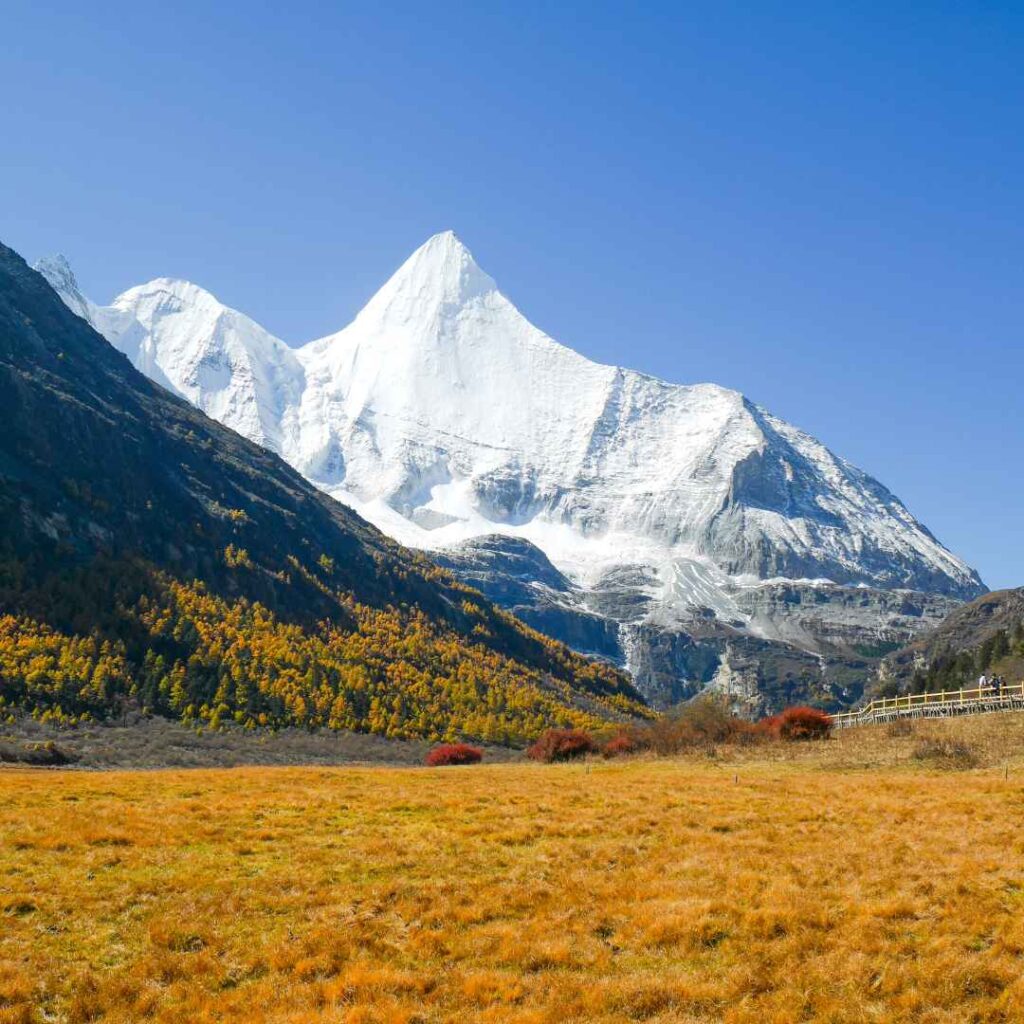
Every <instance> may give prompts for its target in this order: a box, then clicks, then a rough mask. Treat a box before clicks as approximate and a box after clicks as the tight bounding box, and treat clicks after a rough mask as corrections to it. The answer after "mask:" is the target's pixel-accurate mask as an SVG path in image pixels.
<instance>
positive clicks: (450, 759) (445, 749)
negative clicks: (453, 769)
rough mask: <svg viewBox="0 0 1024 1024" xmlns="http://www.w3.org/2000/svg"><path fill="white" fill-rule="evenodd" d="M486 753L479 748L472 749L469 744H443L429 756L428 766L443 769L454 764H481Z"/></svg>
mask: <svg viewBox="0 0 1024 1024" xmlns="http://www.w3.org/2000/svg"><path fill="white" fill-rule="evenodd" d="M483 758H484V752H483V751H482V750H481V749H480V748H479V747H471V746H470V745H469V744H468V743H442V744H441V745H440V746H439V747H434V749H433V750H432V751H430V753H429V754H427V762H426V763H427V765H428V766H429V767H431V768H443V767H445V766H447V765H454V764H479V763H480V762H481V761H482V760H483Z"/></svg>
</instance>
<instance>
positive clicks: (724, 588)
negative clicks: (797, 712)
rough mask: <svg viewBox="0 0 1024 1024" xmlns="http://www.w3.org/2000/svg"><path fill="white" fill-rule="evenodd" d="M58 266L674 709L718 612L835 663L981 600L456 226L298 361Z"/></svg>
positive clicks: (371, 507) (386, 510) (935, 556)
mask: <svg viewBox="0 0 1024 1024" xmlns="http://www.w3.org/2000/svg"><path fill="white" fill-rule="evenodd" d="M41 269H42V271H43V272H44V273H46V274H47V275H48V276H49V278H50V280H51V282H52V283H53V284H54V286H55V287H56V288H57V289H58V290H59V291H60V292H61V294H62V295H64V297H65V301H66V302H67V304H68V305H69V307H70V308H71V309H73V310H74V311H75V312H77V313H79V315H82V316H84V317H86V318H87V319H89V320H90V321H91V322H92V323H93V324H94V325H95V326H96V327H97V329H99V330H100V331H101V332H102V333H104V334H105V335H106V336H107V337H108V338H109V340H110V341H111V342H112V343H113V344H114V345H116V346H117V347H119V348H121V350H122V351H124V352H125V353H126V354H127V355H128V356H129V358H131V359H132V360H133V362H135V364H136V365H137V366H138V367H139V368H141V369H143V370H144V371H145V372H146V373H148V374H149V375H150V376H152V377H153V378H154V379H156V380H158V381H160V382H161V383H164V384H166V385H167V386H168V387H170V388H172V389H174V390H175V391H177V392H178V393H179V394H181V395H184V396H185V397H187V398H188V399H189V400H190V401H192V402H193V403H194V404H196V405H198V406H199V407H200V408H202V409H204V410H205V411H206V412H208V413H209V414H210V415H212V416H214V417H216V418H217V419H220V420H221V421H223V422H224V423H227V424H228V425H230V426H232V427H234V428H235V429H236V430H239V431H240V432H241V433H243V434H245V435H246V436H248V437H250V438H252V439H254V440H257V441H258V442H259V443H260V444H263V445H265V446H267V447H270V448H272V449H273V450H275V451H277V452H278V453H280V454H281V455H282V456H284V458H285V459H286V460H287V461H288V462H290V463H291V464H292V465H293V466H295V467H296V468H297V469H299V470H300V471H301V472H302V473H303V474H304V475H305V476H306V477H307V478H308V479H309V480H310V481H312V482H313V483H315V484H316V485H317V486H318V487H320V488H321V489H323V490H325V491H327V492H328V493H329V494H331V495H333V496H335V497H337V498H339V499H340V500H341V501H343V502H345V503H347V504H349V505H350V506H352V507H353V508H355V509H356V510H357V511H359V512H360V513H361V514H362V515H363V516H365V517H366V518H367V519H369V520H370V521H372V522H373V523H375V524H376V525H377V526H379V527H380V528H381V529H383V530H384V531H385V532H386V533H389V534H390V535H391V536H393V537H395V538H397V539H398V540H400V541H402V542H403V543H405V544H408V545H411V546H415V547H420V548H426V549H429V550H432V551H434V552H439V553H441V554H439V555H438V557H439V558H441V559H442V560H445V561H447V562H448V564H455V563H457V562H458V563H460V565H462V563H463V562H464V565H463V567H461V568H459V570H458V571H459V572H460V573H462V574H463V575H464V577H465V578H467V579H471V580H476V581H477V582H479V583H480V585H481V586H483V587H484V589H485V590H488V591H489V592H490V593H492V594H493V595H495V599H496V600H500V601H502V603H504V604H506V605H507V606H508V607H510V608H513V609H515V610H516V611H517V613H518V614H521V615H522V616H523V617H524V618H526V619H527V621H530V622H532V623H533V624H534V625H537V626H538V628H542V629H546V630H548V631H551V632H553V633H555V634H556V635H560V636H562V637H563V638H564V639H566V640H568V642H570V643H572V644H573V645H574V646H576V647H577V648H578V649H580V650H588V651H592V652H593V653H598V654H601V655H602V656H606V657H609V658H612V659H613V660H616V661H618V662H619V663H621V664H625V665H627V666H628V667H629V668H630V669H631V670H632V671H634V672H635V673H636V675H637V679H638V681H639V682H640V683H641V685H647V686H648V689H649V691H650V692H651V693H655V692H657V693H659V694H661V693H664V694H666V695H669V696H667V697H666V698H665V699H669V697H672V698H674V696H675V695H678V694H681V693H686V692H689V690H690V689H691V688H692V687H691V684H693V683H694V681H695V680H697V681H700V682H701V683H704V684H708V685H717V683H716V682H715V679H716V676H715V675H714V674H712V676H711V678H710V679H705V678H704V676H706V674H707V673H706V671H705V670H704V669H699V668H697V667H695V664H696V663H695V664H694V665H691V663H690V662H689V661H688V660H687V658H688V657H689V656H688V655H687V656H686V657H684V656H683V655H682V654H680V653H679V651H685V650H686V644H685V642H684V641H683V640H678V641H677V640H672V639H670V638H672V637H689V638H691V639H693V640H694V641H695V642H696V641H697V639H699V638H700V637H701V630H702V629H703V628H704V627H705V625H706V621H707V619H708V617H709V616H710V618H711V619H712V620H713V621H714V623H715V624H716V627H717V628H719V629H720V630H721V631H722V636H729V637H732V638H735V637H742V636H745V637H748V638H750V640H751V641H752V642H753V641H755V640H756V641H764V642H767V643H772V644H782V645H783V646H784V647H785V648H786V649H787V650H788V649H790V648H792V649H793V650H799V651H801V652H803V654H804V655H807V656H809V657H810V662H813V663H815V664H819V665H820V664H822V662H821V659H822V658H824V659H826V661H827V659H828V658H829V657H832V656H834V655H837V654H838V655H839V656H841V657H846V656H848V655H849V656H850V657H853V658H857V657H861V655H859V654H858V653H857V652H858V649H859V648H870V649H872V650H873V649H874V648H876V647H878V646H879V645H882V646H884V645H888V644H894V643H899V642H903V641H904V640H906V639H907V638H909V637H910V636H912V635H914V634H915V633H916V632H917V631H918V630H919V628H922V627H924V626H927V625H928V624H929V623H931V622H933V621H937V619H938V618H939V617H940V616H941V614H943V613H944V612H945V611H946V610H947V609H948V607H949V606H950V603H951V602H955V601H958V600H964V599H968V598H971V597H973V596H975V595H976V594H978V593H980V592H981V591H982V590H983V589H984V588H983V586H982V584H981V581H980V580H979V579H978V576H977V574H976V573H974V572H973V571H972V570H971V569H970V568H969V567H968V566H966V565H965V564H964V563H963V562H962V561H961V560H959V559H958V558H956V557H955V556H954V555H952V554H951V553H950V552H948V551H947V550H946V549H945V548H943V547H942V545H941V544H940V543H939V542H938V541H937V540H936V539H935V538H934V537H933V536H932V535H931V534H930V533H929V531H928V530H927V529H926V528H925V527H924V526H923V525H921V524H920V523H918V522H917V521H916V520H915V519H914V517H913V516H912V515H911V514H910V512H909V511H908V510H907V509H906V508H905V507H904V506H903V505H902V503H901V502H900V501H899V500H898V499H897V498H896V497H895V496H894V495H892V494H891V493H890V492H889V491H888V490H887V489H886V488H885V487H883V486H882V485H881V484H879V483H878V482H877V481H875V480H873V479H871V478H870V477H869V476H867V475H866V474H865V473H863V472H862V471H860V470H858V469H857V468H856V467H854V466H852V465H850V464H849V463H848V462H846V461H844V460H843V459H841V458H839V457H838V456H836V455H834V454H833V453H831V452H830V451H829V450H828V449H827V448H825V447H824V446H823V445H822V444H821V443H820V442H818V441H816V440H814V439H813V438H811V437H809V436H808V435H806V434H804V433H803V432H801V431H799V430H797V429H796V428H794V427H792V426H790V425H789V424H787V423H784V422H783V421H781V420H779V419H777V418H776V417H774V416H772V415H771V414H770V413H768V412H767V411H766V410H764V409H762V408H760V407H759V406H757V405H755V404H753V403H752V402H750V401H749V400H747V399H746V398H744V397H743V396H742V395H740V394H738V393H737V392H735V391H730V390H728V389H726V388H722V387H718V386H716V385H712V384H696V385H678V384H670V383H666V382H664V381H659V380H655V379H653V378H651V377H647V376H644V375H643V374H639V373H636V372H634V371H631V370H627V369H622V368H618V367H613V366H602V365H598V364H596V363H593V362H590V361H589V360H587V359H585V358H584V357H583V356H581V355H579V354H577V353H576V352H573V351H572V350H570V349H568V348H566V347H564V346H562V345H560V344H558V343H557V342H556V341H554V340H553V339H551V338H549V337H548V336H547V335H545V334H544V333H543V332H542V331H540V330H538V329H537V328H536V327H534V326H533V325H532V324H531V323H530V322H529V321H527V320H526V318H525V317H523V316H522V314H520V313H519V311H518V310H517V309H516V308H515V307H514V306H513V305H512V303H511V302H509V300H508V299H507V298H506V297H505V296H504V295H502V293H501V292H500V291H499V290H498V288H497V286H496V285H495V283H494V282H493V281H492V280H491V279H490V278H489V277H488V276H487V275H486V274H485V273H484V272H483V271H482V270H481V269H480V268H479V266H478V265H477V264H476V262H475V261H474V260H473V258H472V256H471V255H470V254H469V252H468V250H467V249H466V248H465V247H464V246H463V245H462V244H461V243H460V242H459V240H458V239H457V238H455V236H454V235H452V234H451V233H450V232H446V233H444V234H441V235H437V236H435V237H434V238H432V239H430V240H429V241H428V242H427V243H426V244H425V245H423V246H422V247H421V248H420V249H418V250H417V251H416V252H415V253H414V254H413V255H412V256H411V257H410V258H409V259H408V260H407V261H406V262H405V263H404V264H403V265H402V267H401V268H399V270H398V271H397V272H396V273H395V274H394V276H393V277H392V278H391V279H390V280H389V281H388V282H387V283H386V284H385V285H384V287H383V288H381V290H380V291H379V292H378V293H377V294H376V295H375V296H374V297H373V298H372V299H371V301H370V302H369V303H368V304H367V306H366V307H365V308H364V309H363V310H362V311H361V312H360V313H359V315H358V316H357V317H356V318H355V320H354V321H353V322H352V323H351V324H350V325H349V326H348V327H346V328H344V329H343V330H341V331H339V332H337V333H336V334H333V335H329V336H327V337H325V338H322V339H319V340H317V341H313V342H310V343H309V344H307V345H305V346H302V347H299V348H291V347H289V346H288V345H285V344H284V343H283V342H281V341H280V340H278V339H276V338H273V337H272V336H271V335H269V334H268V333H267V332H266V331H264V330H263V329H262V328H261V327H260V326H259V325H258V324H256V323H254V322H253V321H252V320H249V319H248V318H247V317H245V316H244V315H243V314H241V313H238V312H236V311H234V310H230V309H228V308H226V307H224V306H222V305H221V304H220V303H219V302H217V300H216V299H215V298H213V296H211V295H210V294H209V293H208V292H205V291H203V289H201V288H198V287H197V286H195V285H192V284H189V283H187V282H182V281H171V280H168V279H159V280H157V281H153V282H150V283H149V284H146V285H141V286H139V287H136V288H133V289H130V290H129V291H128V292H125V293H124V294H123V295H121V296H119V297H118V298H117V299H115V300H114V302H113V304H112V305H111V306H109V307H99V306H96V305H95V304H94V303H91V302H90V301H89V300H87V299H85V298H84V297H83V296H82V295H81V293H80V291H79V290H78V288H77V285H76V284H75V283H74V278H73V275H72V274H71V273H70V270H69V269H68V268H67V267H66V265H64V264H60V263H57V262H51V263H48V264H46V265H44V266H42V267H41ZM493 535H498V536H500V537H503V538H505V540H504V541H502V542H501V543H500V544H498V542H492V541H489V540H488V541H486V542H483V541H481V540H480V539H481V538H489V537H491V536H493ZM516 543H518V544H519V545H520V546H519V547H515V546H514V545H515V544H516ZM488 545H489V547H488ZM522 545H527V546H529V545H532V550H528V547H524V546H522ZM537 551H539V552H542V553H543V556H544V557H543V562H540V561H538V557H537V554H536V553H535V552H537ZM460 560H461V561H460ZM551 573H555V574H556V575H558V576H559V577H560V579H561V581H562V582H561V583H557V584H556V582H554V577H552V575H551ZM499 594H500V595H501V596H498V595H499ZM613 634H614V637H615V639H614V642H613V640H612V636H613ZM655 634H657V637H658V638H657V639H654V637H655ZM702 642H703V643H704V644H705V647H707V646H708V644H710V643H711V641H710V640H708V641H706V642H705V641H702ZM730 642H732V643H733V644H734V647H733V648H731V649H732V650H735V649H736V648H735V644H736V643H738V641H736V640H732V641H730ZM724 643H725V641H724V640H721V639H719V640H716V641H715V644H718V646H719V647H721V646H722V644H724ZM680 644H682V646H681V647H680V646H679V645H680ZM712 646H713V645H712ZM755 646H756V645H755ZM716 649H717V648H716ZM669 650H672V651H675V652H676V653H671V654H669V653H665V654H664V655H662V654H658V653H657V652H659V651H666V652H667V651H669ZM723 650H724V648H723ZM719 654H721V652H719ZM871 656H873V654H872V655H871ZM695 657H696V658H697V663H700V664H702V662H701V658H703V657H705V654H703V653H702V654H700V655H695ZM736 657H738V655H737V656H736ZM680 659H682V660H680ZM736 663H737V664H738V663H739V662H736ZM730 671H733V673H734V674H735V672H737V671H739V670H738V669H732V670H730ZM819 677H821V673H820V672H819ZM744 678H749V673H748V675H747V676H744ZM644 680H650V682H649V683H645V682H644ZM821 683H822V685H823V686H834V685H835V686H839V684H838V683H835V676H834V673H833V675H832V676H829V677H828V678H825V677H821ZM751 685H756V686H762V687H763V686H767V685H769V684H768V683H765V682H764V680H760V681H758V682H757V683H756V684H751ZM839 689H840V690H842V689H843V687H842V686H839Z"/></svg>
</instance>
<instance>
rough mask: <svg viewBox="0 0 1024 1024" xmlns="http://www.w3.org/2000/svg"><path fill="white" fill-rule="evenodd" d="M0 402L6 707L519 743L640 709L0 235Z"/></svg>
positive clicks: (1, 659) (70, 716) (618, 682)
mask: <svg viewBox="0 0 1024 1024" xmlns="http://www.w3.org/2000/svg"><path fill="white" fill-rule="evenodd" d="M208 370H209V372H211V373H216V372H217V368H216V367H209V368H208ZM0 416H2V427H3V430H2V431H0V710H2V713H3V714H5V715H12V714H16V713H20V712H29V713H32V714H34V715H36V716H38V717H46V718H50V719H57V720H61V721H74V720H76V719H79V718H82V717H89V718H99V719H102V718H104V717H108V716H111V715H120V714H122V713H123V712H124V711H126V710H128V709H138V710H149V711H151V712H153V713H156V714H162V715H168V716H173V717H176V718H181V719H184V720H186V721H195V722H204V723H208V724H210V725H214V726H216V725H218V724H220V723H225V722H227V721H234V722H237V723H240V724H242V725H244V726H247V727H258V726H279V725H285V724H300V725H308V726H328V727H331V728H345V729H357V730H367V731H372V732H376V733H381V734H385V735H389V736H424V737H430V738H432V737H441V736H449V737H450V736H457V735H467V736H475V737H480V738H482V739H488V740H492V741H498V742H519V741H522V740H523V739H525V738H526V737H528V736H530V735H532V734H534V733H536V732H537V731H539V730H540V729H542V728H544V727H545V726H548V725H553V724H591V725H593V724H596V723H597V722H598V721H600V720H602V719H606V718H608V717H617V716H620V715H623V714H627V715H628V714H636V713H643V707H642V704H641V703H640V701H639V698H638V695H637V694H636V692H635V690H633V688H632V686H631V685H630V684H629V682H628V680H627V679H626V677H624V676H623V675H622V674H620V673H618V672H616V671H615V670H614V669H611V668H609V667H607V666H605V665H601V664H596V663H592V662H588V661H586V660H585V659H583V658H581V657H579V656H577V655H575V654H573V653H571V652H570V651H569V650H568V649H567V648H565V647H564V646H562V645H560V644H557V643H554V642H552V641H550V640H548V639H547V638H545V637H542V636H541V635H540V634H538V633H536V632H534V631H532V630H530V629H528V628H527V627H525V626H523V625H522V624H521V623H519V622H518V621H517V620H515V619H514V618H512V617H511V616H510V615H508V614H506V613H504V612H502V611H500V610H498V609H496V608H495V607H494V606H492V605H491V604H490V603H488V602H487V601H485V600H484V599H483V598H482V597H480V595H479V594H477V593H476V592H475V591H473V590H471V589H470V588H467V587H465V586H463V585H461V584H458V583H457V582H455V581H454V580H453V579H452V578H451V577H450V576H448V575H447V574H446V573H444V572H442V571H441V570H439V569H438V568H437V567H436V566H434V565H433V564H432V563H430V562H429V561H427V560H426V559H425V558H423V557H421V556H416V555H413V554H411V553H409V552H407V551H405V550H404V549H402V548H400V547H399V546H398V545H396V544H394V543H393V542H391V541H389V540H388V539H386V538H385V537H383V536H382V535H381V534H380V533H378V532H377V531H376V530H375V529H374V528H372V527H370V526H369V525H367V524H366V523H365V522H364V521H363V520H361V519H360V518H359V517H358V516H356V515H355V514H354V513H353V512H351V511H350V510H349V509H347V508H345V507H344V506H342V505H339V504H338V503H336V502H334V501H333V500H331V499H330V498H328V497H326V496H325V495H323V494H322V493H320V492H319V491H317V490H316V489H315V488H313V487H312V486H311V485H310V484H308V483H306V481H305V480H303V479H302V477H300V476H299V475H298V474H297V473H295V472H294V471H293V470H291V469H290V468H289V467H288V466H287V465H286V464H285V463H284V462H282V461H281V460H280V459H279V458H277V457H276V456H275V455H273V454H271V453H269V452H267V451H266V450H264V449H262V448H260V447H258V446H257V445H255V444H252V443H250V442H248V441H246V440H245V439H243V438H241V437H240V436H238V435H237V434H235V433H233V432H232V431H230V430H228V429H226V428H224V427H222V426H220V425H219V424H217V423H215V422H213V421H211V420H209V419H207V418H206V417H205V416H204V415H203V414H202V413H200V412H198V411H197V410H195V409H193V408H192V407H191V406H189V405H188V404H187V403H185V402H184V401H182V400H179V399H178V398H176V397H174V396H172V395H171V394H169V393H168V392H166V391H164V390H163V389H161V388H160V387H158V386H157V385H155V384H153V383H151V382H150V381H148V380H147V379H146V378H144V377H143V376H142V375H141V374H140V373H138V372H137V371H136V370H134V369H133V368H132V366H131V365H130V364H129V362H128V360H127V359H126V358H125V357H124V356H122V355H121V354H120V353H118V352H116V351H115V350H114V349H113V348H112V347H111V346H110V345H109V344H107V342H106V341H104V340H103V339H102V338H101V337H100V336H99V335H98V334H96V333H95V332H94V331H93V330H92V329H91V328H90V327H89V326H88V325H87V324H86V323H85V321H83V320H81V319H80V318H78V317H77V316H75V315H74V314H73V313H71V312H70V311H69V310H68V309H67V308H66V307H65V306H64V304H63V303H62V302H61V301H60V299H58V297H57V296H56V294H55V293H54V292H53V291H52V289H51V288H50V287H49V285H48V284H47V283H46V282H45V281H44V279H43V278H42V277H41V276H40V275H38V274H37V273H35V272H34V271H32V270H30V269H29V268H28V267H27V266H26V265H25V263H24V261H22V260H21V258H20V257H19V256H17V254H15V253H14V252H12V251H11V250H9V249H6V248H4V247H2V246H0Z"/></svg>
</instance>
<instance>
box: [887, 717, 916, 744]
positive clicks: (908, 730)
mask: <svg viewBox="0 0 1024 1024" xmlns="http://www.w3.org/2000/svg"><path fill="white" fill-rule="evenodd" d="M885 732H886V735H887V736H891V737H892V738H893V739H894V740H898V739H900V738H901V737H903V736H913V735H914V723H913V722H912V721H911V720H910V719H909V718H894V719H893V720H892V721H891V722H890V723H889V725H888V727H887V728H886V730H885Z"/></svg>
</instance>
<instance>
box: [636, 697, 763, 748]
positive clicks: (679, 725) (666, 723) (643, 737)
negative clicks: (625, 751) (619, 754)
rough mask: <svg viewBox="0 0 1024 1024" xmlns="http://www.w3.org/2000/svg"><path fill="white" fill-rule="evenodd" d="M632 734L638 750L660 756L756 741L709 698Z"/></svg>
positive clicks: (728, 711)
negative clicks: (725, 744) (645, 750)
mask: <svg viewBox="0 0 1024 1024" xmlns="http://www.w3.org/2000/svg"><path fill="white" fill-rule="evenodd" d="M636 735H637V745H638V747H639V748H640V749H649V750H653V751H654V752H655V753H656V754H663V755H667V754H678V753H681V752H683V751H685V750H706V751H708V752H711V751H712V750H713V749H714V747H715V746H716V744H720V743H750V742H753V741H754V740H756V739H757V738H758V736H757V733H756V730H755V729H754V727H753V726H752V725H751V723H750V722H748V721H746V719H743V718H738V717H737V716H736V715H734V714H733V713H732V710H731V709H730V707H729V705H728V704H727V703H726V702H725V701H724V700H721V699H719V698H716V697H710V696H709V697H701V698H698V699H697V700H694V701H691V703H689V704H687V705H686V706H685V707H683V708H681V709H680V710H678V711H676V712H674V713H672V714H668V715H664V716H663V717H662V718H659V719H658V720H657V721H655V722H652V723H651V724H650V725H648V726H643V727H640V728H639V730H637V731H636Z"/></svg>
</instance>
